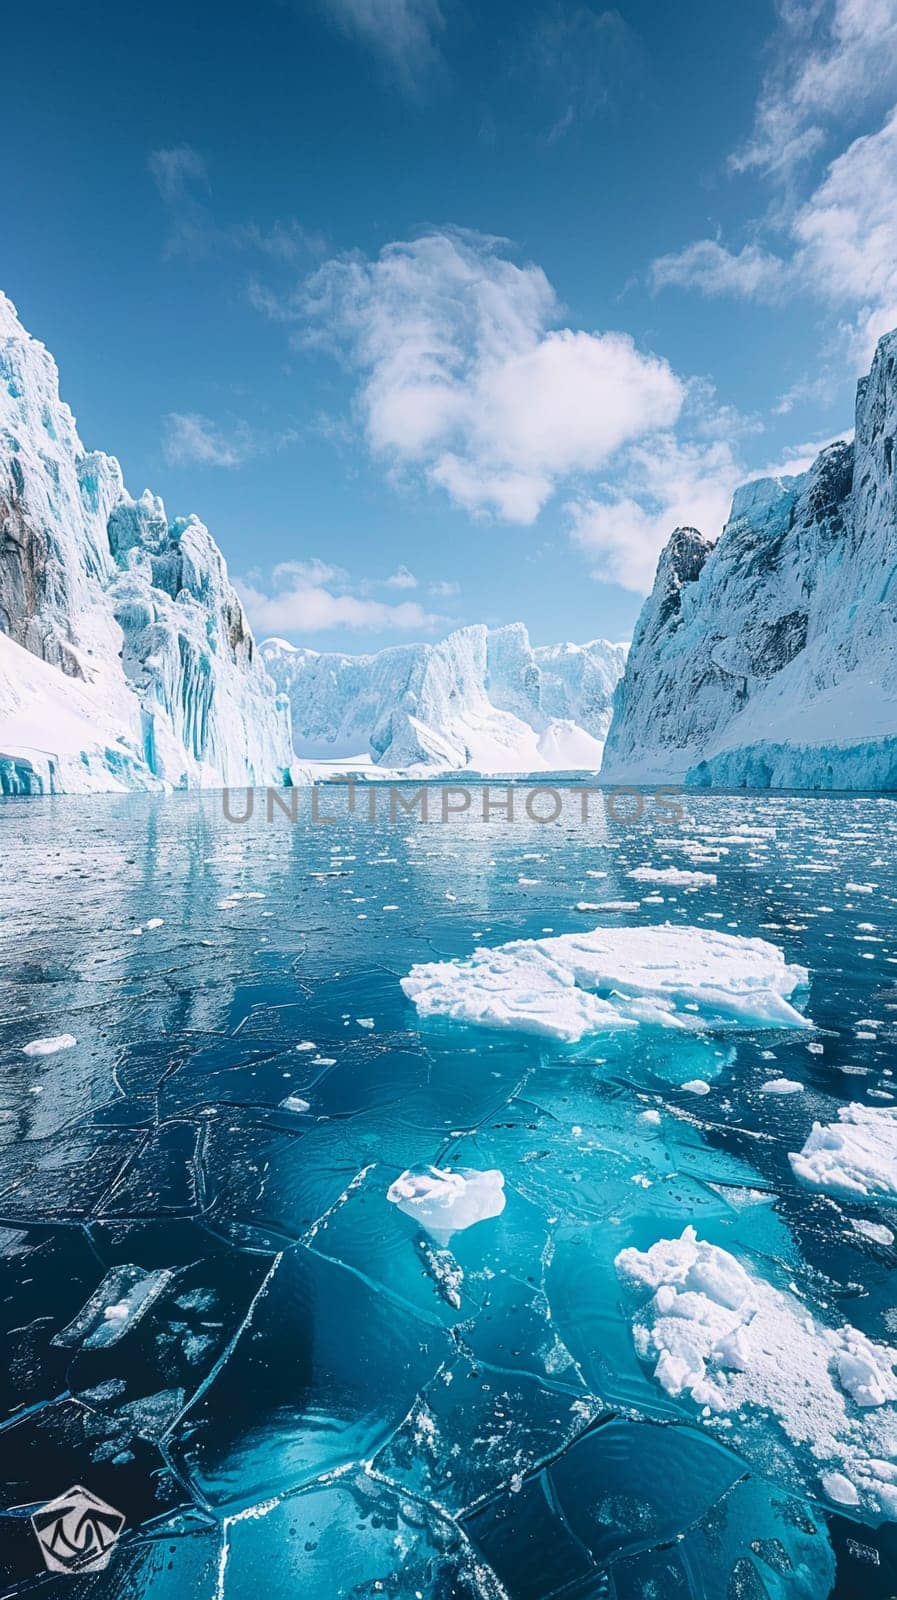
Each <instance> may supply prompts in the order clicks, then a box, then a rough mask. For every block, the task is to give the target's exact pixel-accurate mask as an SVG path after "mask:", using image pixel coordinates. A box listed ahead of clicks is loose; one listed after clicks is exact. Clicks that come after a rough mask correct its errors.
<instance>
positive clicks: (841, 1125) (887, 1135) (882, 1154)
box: [788, 1104, 897, 1196]
mask: <svg viewBox="0 0 897 1600" xmlns="http://www.w3.org/2000/svg"><path fill="white" fill-rule="evenodd" d="M788 1160H789V1161H790V1162H791V1166H792V1169H793V1171H794V1173H795V1175H796V1176H797V1177H798V1178H802V1179H803V1181H804V1183H808V1184H810V1185H811V1186H812V1187H813V1188H814V1189H828V1190H831V1191H832V1192H833V1193H835V1194H850V1195H857V1194H858V1195H870V1194H881V1195H894V1196H897V1109H894V1110H892V1109H891V1108H890V1107H885V1106H880V1107H874V1106H862V1105H857V1104H853V1105H849V1106H842V1107H841V1109H840V1110H839V1112H838V1121H837V1122H829V1123H822V1122H814V1123H813V1127H812V1129H811V1131H810V1134H809V1136H808V1138H807V1139H806V1141H805V1143H804V1146H803V1149H801V1150H798V1151H796V1152H791V1154H789V1156H788Z"/></svg>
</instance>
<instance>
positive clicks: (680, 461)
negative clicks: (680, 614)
mask: <svg viewBox="0 0 897 1600" xmlns="http://www.w3.org/2000/svg"><path fill="white" fill-rule="evenodd" d="M745 476H746V474H745V472H744V470H743V468H742V466H741V465H740V463H739V461H738V459H737V457H736V456H735V453H734V451H733V449H732V446H731V444H730V443H729V442H728V440H722V441H719V440H718V441H716V442H712V443H703V442H699V441H692V442H689V443H683V442H682V441H680V440H678V439H677V438H676V437H675V435H673V434H671V433H668V434H664V435H663V436H662V437H660V438H657V439H654V440H652V441H651V442H650V444H639V445H634V446H633V447H632V448H631V449H630V450H629V451H628V452H627V455H626V459H625V462H624V466H623V471H622V473H621V475H620V480H619V482H618V483H617V484H615V485H614V486H613V487H612V488H607V489H606V490H605V491H604V492H603V494H602V495H601V496H600V497H596V496H588V497H584V498H580V499H578V500H576V501H573V502H572V503H571V504H570V505H569V506H568V507H567V511H568V515H569V518H570V529H571V535H572V538H573V542H574V544H576V545H578V546H579V547H580V549H582V550H584V551H585V552H586V554H587V555H588V556H589V558H590V559H591V561H592V563H593V575H594V576H595V577H596V578H600V579H605V580H608V581H610V582H613V583H619V584H621V585H622V586H623V587H624V588H626V589H632V590H634V591H635V592H636V593H637V594H646V593H647V592H648V591H649V590H650V588H651V586H652V584H653V582H654V573H655V569H656V567H657V558H658V556H659V554H660V552H661V550H662V549H663V547H664V545H665V544H666V542H667V540H668V539H669V537H670V534H671V533H672V531H673V529H674V528H677V527H691V528H698V529H700V531H701V532H702V533H704V534H706V535H707V536H708V537H709V538H716V537H717V535H718V534H719V533H720V532H721V531H722V528H723V525H724V523H725V521H726V518H727V516H728V514H729V507H730V505H731V501H732V494H733V491H734V489H735V488H736V487H737V485H738V484H739V483H740V482H742V481H743V479H744V477H745Z"/></svg>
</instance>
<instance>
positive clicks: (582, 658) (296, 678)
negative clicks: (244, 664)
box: [261, 623, 626, 773]
mask: <svg viewBox="0 0 897 1600" xmlns="http://www.w3.org/2000/svg"><path fill="white" fill-rule="evenodd" d="M261 653H262V656H263V658H264V661H265V664H266V666H267V668H268V671H269V672H270V674H271V676H272V677H273V679H274V681H275V683H276V684H277V686H278V688H279V689H280V690H282V691H283V692H284V693H285V694H286V695H287V696H288V697H289V700H290V704H291V708H292V725H293V743H294V747H295V750H296V754H297V756H298V757H300V758H301V759H313V760H335V761H339V760H340V759H347V758H353V757H358V756H359V755H366V756H368V757H369V758H370V761H371V763H372V764H373V766H375V767H378V768H381V769H385V770H388V769H392V770H395V769H401V770H403V771H407V770H409V769H412V770H413V769H416V768H422V769H427V768H429V769H437V770H438V769H443V770H458V769H462V768H468V769H471V770H474V771H477V772H484V773H501V772H509V773H510V772H537V771H543V772H544V771H561V770H585V771H597V769H598V768H599V767H600V765H601V758H602V753H603V748H604V738H605V735H606V733H607V729H608V726H609V724H610V715H611V700H612V695H613V690H614V687H615V685H616V683H617V682H618V681H619V679H620V677H621V675H622V672H623V666H624V663H625V659H626V648H625V646H623V645H615V644H608V643H607V642H606V641H604V640H603V639H596V640H593V641H592V642H591V643H589V644H584V645H577V644H561V645H547V646H536V647H534V646H533V645H532V644H531V643H530V639H529V635H528V633H527V630H526V628H525V627H524V625H523V623H511V624H509V625H508V626H506V627H502V628H487V627H484V626H482V625H477V626H472V627H466V628H459V629H457V630H456V631H455V632H454V633H451V634H449V635H448V637H447V638H445V639H442V640H440V641H439V642H438V643H434V644H429V643H423V644H407V645H392V646H389V647H388V648H387V649H385V650H380V651H378V652H376V654H372V655H359V656H352V655H343V654H339V653H321V652H318V651H315V650H308V649H302V648H298V647H297V646H295V645H292V644H290V643H289V642H288V641H287V640H285V639H276V638H275V639H266V640H265V641H264V642H263V643H262V645H261Z"/></svg>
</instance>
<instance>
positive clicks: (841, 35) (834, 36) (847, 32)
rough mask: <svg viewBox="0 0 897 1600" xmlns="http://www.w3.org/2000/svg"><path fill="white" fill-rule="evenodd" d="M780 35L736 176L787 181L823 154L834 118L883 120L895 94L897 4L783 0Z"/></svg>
mask: <svg viewBox="0 0 897 1600" xmlns="http://www.w3.org/2000/svg"><path fill="white" fill-rule="evenodd" d="M778 9H779V18H780V28H779V32H778V35H777V37H776V38H775V39H774V41H773V59H772V62H771V64H770V67H769V70H768V72H767V74H766V77H765V79H764V83H763V88H762V90H761V94H760V99H759V102H758V105H757V111H756V116H755V120H754V128H753V131H752V134H751V136H750V138H749V139H748V141H747V143H746V144H745V145H744V146H743V147H742V149H741V150H739V151H737V152H736V154H735V155H734V156H733V157H732V163H731V164H732V166H733V167H734V168H735V170H736V171H746V170H748V169H750V168H757V169H759V170H761V171H766V172H770V173H775V174H778V175H787V174H788V173H790V172H791V171H792V170H793V169H794V168H795V166H796V165H797V164H799V163H800V162H801V161H802V160H804V159H805V158H806V157H808V156H810V155H812V154H813V153H814V152H816V151H818V150H819V149H820V148H821V147H822V145H823V143H824V141H825V138H826V135H827V132H828V130H829V127H830V124H831V122H832V119H834V118H837V117H840V116H844V115H856V113H857V111H858V110H860V109H862V108H863V107H866V106H871V107H872V108H873V109H874V108H877V109H878V111H879V114H880V112H881V110H882V109H883V108H884V106H885V104H886V103H887V100H888V98H889V97H890V96H892V95H893V94H894V92H895V91H897V7H895V5H894V0H779V7H778Z"/></svg>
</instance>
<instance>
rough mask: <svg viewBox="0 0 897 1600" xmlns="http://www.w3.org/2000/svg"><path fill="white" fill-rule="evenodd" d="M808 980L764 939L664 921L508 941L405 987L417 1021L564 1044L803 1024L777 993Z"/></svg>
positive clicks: (443, 964) (415, 977)
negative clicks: (610, 1036) (610, 1033)
mask: <svg viewBox="0 0 897 1600" xmlns="http://www.w3.org/2000/svg"><path fill="white" fill-rule="evenodd" d="M807 981H808V974H807V971H806V968H804V967H798V966H789V965H788V964H787V963H786V961H785V958H784V956H783V955H782V952H781V951H780V950H778V949H777V948H776V946H775V945H772V944H768V943H767V942H766V940H765V939H746V938H741V937H739V936H737V935H735V934H727V933H718V932H716V931H715V930H713V929H706V928H692V927H680V926H676V927H673V926H671V925H670V924H664V925H663V926H662V927H657V928H595V929H594V931H593V932H591V933H576V934H573V933H568V934H563V935H561V936H560V937H558V938H552V939H517V940H515V941H513V942H512V943H511V944H504V945H499V946H498V947H497V948H496V949H494V950H489V949H478V950H475V951H474V953H473V955H472V956H470V957H469V958H468V959H467V960H457V961H431V962H427V963H424V964H422V965H420V966H415V967H412V969H411V971H410V972H409V974H408V976H407V977H406V978H403V979H402V988H403V990H404V991H405V994H406V995H407V996H408V999H409V1000H412V1001H413V1002H414V1004H415V1005H416V1007H417V1009H418V1011H419V1012H420V1015H421V1016H422V1017H437V1016H438V1017H451V1018H453V1019H454V1020H456V1021H459V1022H472V1023H478V1024H479V1025H480V1026H481V1027H486V1028H516V1029H518V1030H520V1031H521V1032H524V1033H538V1034H545V1035H547V1036H548V1037H549V1038H554V1039H563V1040H566V1041H568V1042H571V1043H573V1042H575V1041H576V1040H578V1039H581V1038H583V1036H584V1035H586V1034H590V1033H601V1032H604V1031H605V1030H607V1029H610V1028H621V1027H622V1028H625V1027H633V1026H635V1025H636V1024H637V1023H639V1022H647V1023H659V1024H662V1025H663V1026H666V1027H675V1028H689V1029H692V1030H699V1029H701V1028H703V1027H704V1026H706V1024H707V1023H708V1022H709V1023H712V1024H713V1025H714V1026H719V1025H736V1026H754V1025H757V1024H760V1025H762V1026H764V1027H792V1028H805V1027H808V1026H809V1024H808V1023H807V1020H806V1018H805V1017H803V1016H802V1015H801V1013H800V1012H799V1011H797V1010H796V1009H795V1007H794V1006H793V1005H791V1004H790V1003H789V1001H788V999H787V998H786V996H788V995H790V994H793V992H794V991H795V990H796V989H798V988H800V987H801V986H802V985H804V984H806V983H807ZM605 996H606V998H605ZM689 1007H690V1008H691V1009H686V1008H689ZM695 1008H697V1009H695Z"/></svg>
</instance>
